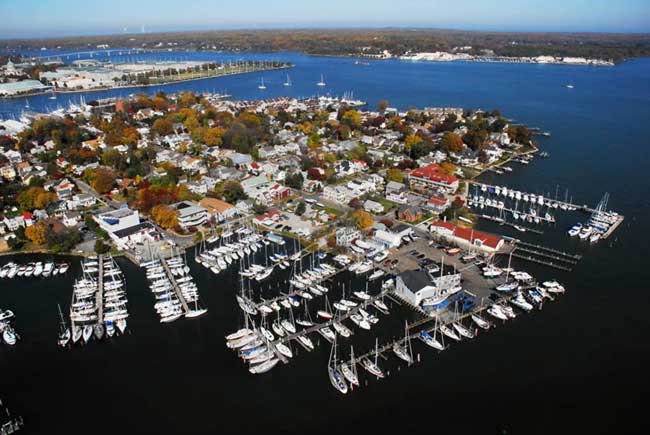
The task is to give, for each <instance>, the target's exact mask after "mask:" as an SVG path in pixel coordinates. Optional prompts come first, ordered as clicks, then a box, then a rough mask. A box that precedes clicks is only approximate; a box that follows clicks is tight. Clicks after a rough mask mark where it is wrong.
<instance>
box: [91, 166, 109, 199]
mask: <svg viewBox="0 0 650 435" xmlns="http://www.w3.org/2000/svg"><path fill="white" fill-rule="evenodd" d="M114 184H115V173H114V172H113V171H110V170H108V169H104V168H98V169H97V170H96V171H95V172H94V174H93V175H92V181H91V183H90V186H91V187H92V188H93V189H95V190H96V191H97V192H98V193H100V194H104V193H107V192H109V191H110V190H111V189H112V188H113V185H114Z"/></svg>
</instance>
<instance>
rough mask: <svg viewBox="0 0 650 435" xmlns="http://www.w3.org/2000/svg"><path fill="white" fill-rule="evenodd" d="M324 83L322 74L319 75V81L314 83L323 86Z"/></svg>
mask: <svg viewBox="0 0 650 435" xmlns="http://www.w3.org/2000/svg"><path fill="white" fill-rule="evenodd" d="M325 85H326V83H325V79H324V78H323V74H321V75H320V81H319V82H318V83H316V86H320V87H324V86H325Z"/></svg>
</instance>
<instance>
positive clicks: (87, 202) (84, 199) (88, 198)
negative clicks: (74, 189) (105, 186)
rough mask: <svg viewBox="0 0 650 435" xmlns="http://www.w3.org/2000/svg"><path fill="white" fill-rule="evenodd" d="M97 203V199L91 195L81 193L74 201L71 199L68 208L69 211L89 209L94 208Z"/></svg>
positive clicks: (73, 198)
mask: <svg viewBox="0 0 650 435" xmlns="http://www.w3.org/2000/svg"><path fill="white" fill-rule="evenodd" d="M96 203H97V199H96V198H95V197H94V196H92V195H91V194H89V193H80V194H79V195H74V196H73V197H72V199H69V200H68V201H67V203H66V207H67V208H68V209H69V210H76V209H78V208H88V207H92V206H93V205H95V204H96Z"/></svg>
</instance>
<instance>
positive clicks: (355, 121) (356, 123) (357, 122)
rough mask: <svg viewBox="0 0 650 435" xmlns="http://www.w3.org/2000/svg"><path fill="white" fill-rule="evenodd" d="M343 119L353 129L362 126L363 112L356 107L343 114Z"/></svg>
mask: <svg viewBox="0 0 650 435" xmlns="http://www.w3.org/2000/svg"><path fill="white" fill-rule="evenodd" d="M341 121H342V122H343V123H344V124H346V125H347V126H348V127H350V128H351V129H353V130H354V129H357V128H359V127H361V114H360V113H359V112H358V111H357V110H354V109H351V110H348V111H347V112H345V113H344V114H343V117H342V118H341Z"/></svg>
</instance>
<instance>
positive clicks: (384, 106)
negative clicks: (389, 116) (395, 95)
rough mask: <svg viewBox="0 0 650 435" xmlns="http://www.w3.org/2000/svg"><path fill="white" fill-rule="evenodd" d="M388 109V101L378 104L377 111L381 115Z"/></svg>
mask: <svg viewBox="0 0 650 435" xmlns="http://www.w3.org/2000/svg"><path fill="white" fill-rule="evenodd" d="M386 109H388V101H387V100H381V101H380V102H379V104H377V111H378V112H379V113H384V112H385V111H386Z"/></svg>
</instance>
